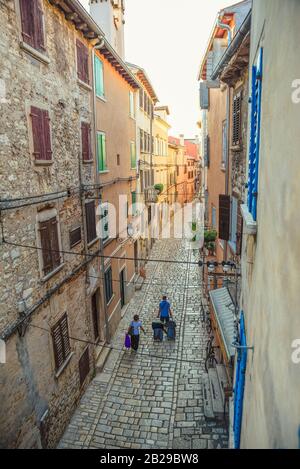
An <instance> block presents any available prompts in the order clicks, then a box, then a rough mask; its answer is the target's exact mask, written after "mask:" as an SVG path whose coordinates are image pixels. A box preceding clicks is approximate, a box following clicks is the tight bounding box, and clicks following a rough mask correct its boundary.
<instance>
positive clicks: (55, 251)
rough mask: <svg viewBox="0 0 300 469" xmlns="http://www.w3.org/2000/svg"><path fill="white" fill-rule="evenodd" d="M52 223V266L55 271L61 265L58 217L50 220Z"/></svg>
mask: <svg viewBox="0 0 300 469" xmlns="http://www.w3.org/2000/svg"><path fill="white" fill-rule="evenodd" d="M49 223H50V242H51V255H52V264H53V269H55V268H56V267H58V266H59V265H60V261H61V257H60V249H59V242H58V221H57V218H56V217H53V218H51V220H49Z"/></svg>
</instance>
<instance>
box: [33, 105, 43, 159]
mask: <svg viewBox="0 0 300 469" xmlns="http://www.w3.org/2000/svg"><path fill="white" fill-rule="evenodd" d="M30 116H31V123H32V139H33V155H34V157H35V159H36V160H43V159H44V139H43V112H42V110H41V109H38V108H37V107H34V106H31V111H30Z"/></svg>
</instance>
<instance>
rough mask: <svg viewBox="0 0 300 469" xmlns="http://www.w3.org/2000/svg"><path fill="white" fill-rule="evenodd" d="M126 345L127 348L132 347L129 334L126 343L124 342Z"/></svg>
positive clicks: (126, 336)
mask: <svg viewBox="0 0 300 469" xmlns="http://www.w3.org/2000/svg"><path fill="white" fill-rule="evenodd" d="M124 345H125V347H126V348H128V349H129V348H130V347H131V337H130V335H129V334H126V335H125V343H124Z"/></svg>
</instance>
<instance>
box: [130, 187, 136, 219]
mask: <svg viewBox="0 0 300 469" xmlns="http://www.w3.org/2000/svg"><path fill="white" fill-rule="evenodd" d="M131 205H132V209H131V212H132V215H133V216H135V215H136V191H133V192H131Z"/></svg>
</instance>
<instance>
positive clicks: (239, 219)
mask: <svg viewBox="0 0 300 469" xmlns="http://www.w3.org/2000/svg"><path fill="white" fill-rule="evenodd" d="M241 205H242V202H241V201H239V203H238V212H237V233H236V254H237V255H238V256H240V255H241V254H242V241H243V217H242V212H241Z"/></svg>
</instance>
